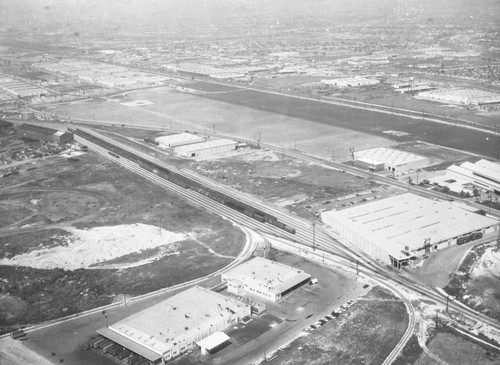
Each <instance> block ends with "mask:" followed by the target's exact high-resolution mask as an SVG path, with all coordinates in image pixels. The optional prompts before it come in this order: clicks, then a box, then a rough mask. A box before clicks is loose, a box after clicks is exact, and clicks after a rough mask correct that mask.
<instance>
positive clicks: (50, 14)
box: [0, 0, 500, 29]
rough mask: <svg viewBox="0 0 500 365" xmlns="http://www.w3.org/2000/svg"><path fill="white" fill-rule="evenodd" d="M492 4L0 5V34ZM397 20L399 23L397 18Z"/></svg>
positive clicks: (427, 0) (286, 0)
mask: <svg viewBox="0 0 500 365" xmlns="http://www.w3.org/2000/svg"><path fill="white" fill-rule="evenodd" d="M499 4H500V1H497V0H474V1H472V0H0V14H1V16H0V29H5V28H6V27H14V28H23V27H26V28H29V27H30V26H37V25H40V24H42V25H53V26H57V24H62V23H68V22H99V21H102V22H103V24H105V23H106V22H115V23H116V22H121V23H123V24H124V25H126V24H127V22H137V21H140V20H141V19H149V20H150V21H152V22H159V23H161V22H168V21H170V20H172V19H176V20H179V19H183V18H186V19H193V18H203V19H213V20H214V21H217V20H219V21H220V19H223V18H227V19H230V20H231V21H232V22H234V23H235V24H237V21H238V16H240V15H241V14H246V15H248V16H255V17H259V18H260V17H264V16H266V15H267V16H276V17H280V16H281V17H289V18H294V17H305V16H308V17H314V16H316V17H318V19H319V18H323V19H324V18H325V17H337V16H339V17H340V15H342V16H343V14H347V15H352V16H357V15H358V16H367V15H368V16H369V15H373V16H375V17H376V16H381V15H383V14H384V13H385V14H386V15H391V14H394V16H397V17H400V16H409V17H411V16H415V17H417V16H418V17H425V16H429V17H431V16H446V15H447V14H452V15H453V14H459V15H461V16H463V15H464V14H470V15H472V16H480V15H481V14H487V15H490V16H495V14H496V15H498V19H500V12H499ZM398 19H399V18H398Z"/></svg>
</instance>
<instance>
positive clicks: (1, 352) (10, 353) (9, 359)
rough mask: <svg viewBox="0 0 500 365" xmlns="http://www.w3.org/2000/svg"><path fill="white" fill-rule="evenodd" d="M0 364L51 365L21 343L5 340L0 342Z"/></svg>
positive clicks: (9, 339)
mask: <svg viewBox="0 0 500 365" xmlns="http://www.w3.org/2000/svg"><path fill="white" fill-rule="evenodd" d="M0 364H2V365H20V364H36V365H52V363H51V362H50V361H49V360H47V359H45V358H43V357H42V356H40V355H38V354H37V353H35V352H33V351H31V350H30V349H29V348H27V347H26V346H24V345H23V344H22V342H20V341H17V340H13V339H11V338H5V339H2V340H0Z"/></svg>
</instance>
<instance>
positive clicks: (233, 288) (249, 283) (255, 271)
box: [222, 257, 311, 302]
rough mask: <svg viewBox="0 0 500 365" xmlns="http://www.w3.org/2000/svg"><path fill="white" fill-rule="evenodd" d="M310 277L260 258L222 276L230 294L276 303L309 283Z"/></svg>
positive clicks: (299, 271) (302, 272)
mask: <svg viewBox="0 0 500 365" xmlns="http://www.w3.org/2000/svg"><path fill="white" fill-rule="evenodd" d="M310 279H311V275H309V274H307V273H305V272H304V271H302V270H299V269H295V268H292V267H289V266H286V265H283V264H280V263H277V262H275V261H271V260H267V259H264V258H262V257H255V258H254V259H252V260H250V261H247V262H245V263H244V264H241V265H238V266H237V267H235V268H234V269H232V270H230V271H228V272H227V273H224V274H222V280H223V281H226V282H227V288H228V291H229V292H230V293H234V294H238V295H250V296H255V297H258V298H260V299H264V300H268V301H272V302H276V301H278V300H279V299H280V298H282V297H283V296H284V295H286V294H288V293H290V292H291V291H292V290H294V289H296V288H298V287H299V286H301V285H303V284H305V283H307V282H309V280H310Z"/></svg>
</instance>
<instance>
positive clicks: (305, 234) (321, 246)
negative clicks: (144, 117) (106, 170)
mask: <svg viewBox="0 0 500 365" xmlns="http://www.w3.org/2000/svg"><path fill="white" fill-rule="evenodd" d="M93 134H95V135H96V136H98V137H99V138H102V139H103V140H106V141H107V142H109V143H112V144H113V145H115V146H118V147H120V148H123V149H125V150H127V151H128V152H131V153H133V154H137V155H138V156H140V157H142V158H144V159H146V160H148V161H150V162H154V163H156V164H158V165H160V166H163V167H165V168H167V169H170V170H172V171H175V172H177V173H179V174H181V175H182V176H185V177H188V178H190V179H193V181H196V182H198V183H200V184H204V185H207V186H209V187H211V188H214V189H216V190H218V191H221V192H223V193H224V194H227V195H228V196H231V197H233V198H235V199H241V200H242V201H244V202H246V203H249V204H252V205H254V206H256V207H258V208H259V209H262V210H263V211H265V212H269V213H271V214H273V215H275V216H276V217H277V218H279V219H280V220H282V221H283V222H284V223H286V224H289V225H290V226H292V227H294V228H296V234H291V233H288V232H285V231H283V230H281V229H279V228H277V227H275V226H272V225H270V224H267V223H261V222H258V221H256V220H255V219H253V218H251V217H249V216H247V215H245V214H243V213H240V212H238V211H235V210H234V209H232V208H230V207H227V206H226V205H224V204H221V203H218V202H216V201H214V200H212V199H211V198H208V197H206V196H204V195H202V194H200V193H198V192H195V191H193V190H191V189H185V188H183V187H180V186H178V185H176V184H174V183H172V182H169V181H167V180H165V179H164V178H162V177H159V176H158V175H156V174H154V173H152V172H149V171H147V170H145V169H143V168H142V167H140V166H139V165H138V164H137V163H136V162H133V161H130V160H127V159H126V158H124V157H122V156H120V158H116V157H112V156H110V155H109V150H107V149H105V148H103V147H100V146H98V145H96V144H94V143H92V142H90V141H89V140H87V139H84V138H82V137H79V136H75V139H76V140H77V142H80V143H83V144H86V145H87V146H89V147H90V148H91V149H93V150H95V151H96V152H98V153H99V154H101V155H102V156H104V157H105V158H107V159H109V160H111V161H114V162H115V163H118V164H120V165H122V166H124V167H125V168H127V169H129V170H131V171H133V172H135V173H137V174H138V175H140V176H143V177H144V178H146V179H148V180H150V181H153V182H155V183H157V184H159V185H161V186H163V187H165V188H167V189H169V190H171V191H173V192H175V193H177V194H179V195H180V196H182V197H184V198H186V199H188V200H189V201H191V202H193V203H195V204H197V205H199V206H202V207H204V208H206V209H208V210H210V211H213V212H215V213H217V214H220V215H221V216H223V217H226V218H228V219H230V220H232V221H234V222H237V223H238V224H241V225H243V226H247V227H249V228H252V229H255V230H257V231H261V232H263V233H267V234H271V235H273V236H278V237H282V238H286V239H288V240H290V241H293V242H294V243H295V244H297V245H302V246H309V247H310V246H313V247H314V248H315V252H316V254H317V255H321V254H322V253H327V254H330V255H334V256H336V257H337V258H338V260H344V264H345V265H347V266H349V265H350V266H349V267H351V268H352V265H353V263H354V262H355V263H356V267H357V270H359V271H360V272H361V273H363V274H364V275H366V276H367V277H371V278H377V281H379V282H383V283H384V284H385V286H389V287H390V288H391V290H393V291H394V292H395V293H397V295H399V296H400V297H401V298H402V299H403V302H404V303H405V306H406V308H407V312H408V314H409V325H408V327H407V330H406V332H405V334H404V335H403V337H402V338H401V340H400V341H399V343H398V345H397V346H396V347H395V348H394V349H393V351H392V352H391V354H390V355H389V356H388V357H387V359H386V361H385V362H384V364H386V365H388V364H390V363H391V362H392V361H394V359H395V358H396V357H397V356H398V355H399V353H400V351H401V350H402V349H403V348H404V346H405V345H406V342H407V341H408V339H409V338H410V337H411V335H412V334H413V331H414V327H415V311H414V308H413V306H412V304H411V302H410V301H409V300H408V299H406V297H405V296H404V294H403V293H401V291H400V290H399V289H398V288H397V287H396V286H395V285H400V286H403V287H405V288H407V289H410V290H412V291H414V292H417V293H419V294H420V295H423V296H424V297H427V298H429V299H432V300H434V301H436V302H438V303H441V304H445V303H446V298H445V297H443V295H442V294H441V293H439V292H437V291H435V290H432V289H429V288H425V287H422V286H420V285H417V284H414V283H412V282H409V281H408V280H406V279H404V278H401V277H400V276H399V275H396V274H395V273H392V272H390V271H388V270H386V269H384V268H383V267H381V266H379V265H377V264H376V263H374V262H372V259H371V258H370V257H369V256H368V255H366V254H365V253H364V252H362V251H361V250H359V249H357V248H355V247H348V246H347V245H345V244H344V243H342V242H340V241H339V240H337V239H336V238H335V237H333V235H332V233H330V232H327V231H326V230H324V229H323V227H322V226H321V225H317V226H315V225H313V224H312V223H311V222H308V221H307V220H305V219H302V218H299V217H297V216H295V215H293V214H291V213H288V212H285V211H284V210H283V209H281V208H277V207H274V206H272V205H271V204H267V203H264V202H262V201H259V200H257V199H255V198H253V197H250V196H248V195H246V194H242V193H240V192H237V191H235V190H234V189H232V188H230V187H226V186H220V185H219V184H216V183H215V182H213V181H211V180H210V179H208V178H205V177H201V176H199V175H196V174H194V173H192V172H188V171H185V170H180V169H177V168H175V167H172V166H170V165H168V164H166V163H164V162H163V161H161V160H158V159H156V158H154V157H152V156H150V155H147V154H145V153H143V152H140V151H137V150H135V149H133V148H131V147H128V146H126V145H124V144H122V143H119V142H117V141H115V140H113V139H111V138H109V137H105V136H102V135H100V134H97V133H95V132H94V133H93ZM298 157H300V158H302V159H304V156H303V155H300V156H298ZM306 159H307V158H306ZM311 160H314V162H316V163H317V162H318V161H317V160H316V159H314V158H311ZM342 167H343V166H342ZM358 172H359V171H357V170H356V171H355V173H356V174H358ZM369 177H370V178H373V176H372V175H371V174H370V175H369ZM390 180H391V181H390V183H394V181H395V180H394V181H393V180H392V179H390ZM405 188H408V186H406V185H405ZM313 237H314V238H313ZM313 241H314V245H313ZM449 307H450V308H451V309H453V310H455V311H457V312H459V313H461V314H462V315H464V316H465V317H467V318H469V319H473V320H478V318H477V317H478V314H477V312H475V311H474V310H472V309H468V308H464V307H462V306H460V305H458V304H456V303H453V302H450V303H449ZM480 320H481V321H482V322H483V323H486V324H488V325H490V326H492V327H494V328H496V329H498V330H500V325H499V323H498V322H497V321H495V320H493V319H491V318H488V317H486V316H484V315H483V316H482V317H481V318H480Z"/></svg>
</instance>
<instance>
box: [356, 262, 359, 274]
mask: <svg viewBox="0 0 500 365" xmlns="http://www.w3.org/2000/svg"><path fill="white" fill-rule="evenodd" d="M356 275H359V261H358V260H356Z"/></svg>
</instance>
